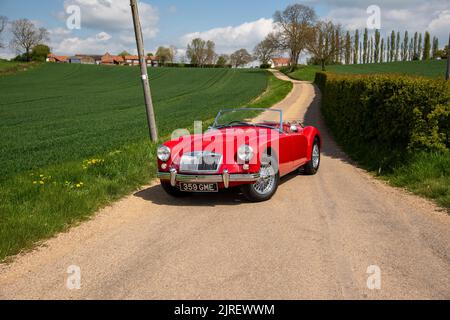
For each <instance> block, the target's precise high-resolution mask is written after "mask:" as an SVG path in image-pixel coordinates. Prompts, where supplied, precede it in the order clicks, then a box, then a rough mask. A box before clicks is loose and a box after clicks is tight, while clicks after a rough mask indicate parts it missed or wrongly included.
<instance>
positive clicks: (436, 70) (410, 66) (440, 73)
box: [282, 60, 447, 81]
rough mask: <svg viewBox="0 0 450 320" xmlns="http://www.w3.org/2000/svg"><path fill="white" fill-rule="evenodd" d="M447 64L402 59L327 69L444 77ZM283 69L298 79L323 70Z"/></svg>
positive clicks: (439, 61)
mask: <svg viewBox="0 0 450 320" xmlns="http://www.w3.org/2000/svg"><path fill="white" fill-rule="evenodd" d="M446 66H447V61H444V60H429V61H407V62H403V61H400V62H391V63H378V64H357V65H332V66H327V67H326V71H328V72H331V73H339V74H372V73H396V74H403V75H412V76H424V77H429V78H441V79H444V78H445V71H446ZM282 71H283V72H285V73H287V75H289V77H291V78H293V79H296V80H302V81H314V78H315V76H316V72H319V71H321V67H320V66H299V68H298V69H297V70H296V71H294V72H292V73H289V72H288V70H287V69H286V68H285V69H283V70H282Z"/></svg>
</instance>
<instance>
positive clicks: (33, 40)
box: [11, 19, 48, 61]
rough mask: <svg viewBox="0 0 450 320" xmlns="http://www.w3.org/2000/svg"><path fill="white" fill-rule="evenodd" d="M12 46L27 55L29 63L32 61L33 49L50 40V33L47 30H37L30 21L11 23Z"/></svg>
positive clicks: (21, 20)
mask: <svg viewBox="0 0 450 320" xmlns="http://www.w3.org/2000/svg"><path fill="white" fill-rule="evenodd" d="M11 33H12V40H11V46H12V47H13V48H15V49H16V50H17V51H19V52H22V53H25V56H26V59H27V61H30V59H31V56H30V53H31V49H32V48H33V47H35V46H37V45H38V44H42V42H44V41H47V40H48V31H47V29H45V28H37V27H36V26H35V25H34V23H33V22H31V21H30V20H28V19H20V20H16V21H13V22H12V23H11Z"/></svg>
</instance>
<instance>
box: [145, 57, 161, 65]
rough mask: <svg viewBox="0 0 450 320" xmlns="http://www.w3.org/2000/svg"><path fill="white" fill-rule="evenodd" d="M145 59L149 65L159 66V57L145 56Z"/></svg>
mask: <svg viewBox="0 0 450 320" xmlns="http://www.w3.org/2000/svg"><path fill="white" fill-rule="evenodd" d="M145 60H147V66H149V67H159V57H155V56H151V57H149V56H147V57H146V58H145Z"/></svg>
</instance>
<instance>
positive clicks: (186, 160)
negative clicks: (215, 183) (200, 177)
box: [180, 152, 223, 173]
mask: <svg viewBox="0 0 450 320" xmlns="http://www.w3.org/2000/svg"><path fill="white" fill-rule="evenodd" d="M222 158H223V157H222V155H221V154H218V153H212V152H191V153H187V154H185V155H183V156H182V157H181V162H180V172H185V173H196V172H204V173H215V172H217V171H218V170H219V168H220V165H221V164H222Z"/></svg>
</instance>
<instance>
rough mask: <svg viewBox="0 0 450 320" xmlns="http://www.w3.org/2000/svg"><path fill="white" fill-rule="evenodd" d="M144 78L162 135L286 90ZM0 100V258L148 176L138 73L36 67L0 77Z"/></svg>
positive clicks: (156, 72)
mask: <svg viewBox="0 0 450 320" xmlns="http://www.w3.org/2000/svg"><path fill="white" fill-rule="evenodd" d="M0 67H1V66H0ZM149 72H150V81H151V86H152V90H153V98H154V104H155V110H156V117H157V122H158V127H159V128H158V129H159V132H160V136H161V137H167V136H168V135H170V133H171V132H172V131H173V130H174V129H177V128H191V127H193V122H194V121H195V120H204V121H206V123H208V122H209V123H210V121H211V120H212V118H213V117H214V116H215V115H216V113H217V111H218V110H219V109H221V108H229V107H239V106H256V107H270V106H271V105H273V104H274V103H276V102H278V101H280V100H281V99H283V98H284V97H285V96H286V95H287V94H288V93H289V92H290V90H291V88H292V84H291V83H290V82H284V81H280V80H277V79H276V78H275V77H274V76H273V75H270V74H269V73H268V72H266V71H261V70H232V69H188V68H186V69H184V68H155V69H149ZM261 94H262V95H261ZM0 97H1V99H0V130H1V139H0V150H1V152H0V163H1V166H0V261H1V260H2V259H4V258H5V257H7V256H8V255H11V254H15V253H17V252H19V251H20V250H22V249H24V248H29V247H30V246H32V245H33V244H34V243H35V242H36V241H38V240H40V239H45V238H48V237H50V236H52V235H54V234H55V233H57V232H60V231H63V230H65V229H67V228H68V227H70V226H71V225H73V224H74V223H77V222H79V221H80V220H83V219H86V218H89V217H90V216H91V214H92V213H93V212H95V211H96V210H98V209H99V208H101V207H103V206H105V205H108V204H109V203H110V202H111V201H113V200H116V199H118V198H120V197H122V196H124V195H126V194H129V193H130V192H132V191H134V190H136V189H137V188H139V187H140V186H142V185H144V184H146V183H148V182H149V181H150V179H151V178H153V177H154V176H155V173H156V167H155V149H156V146H157V144H153V143H150V142H149V139H148V129H147V123H146V116H145V107H144V103H143V94H142V88H141V82H140V72H139V68H136V67H105V66H86V65H56V64H44V65H39V66H35V67H34V68H32V69H29V68H28V71H21V72H18V73H16V74H13V75H0ZM255 98H258V99H256V100H255ZM254 100H255V101H254Z"/></svg>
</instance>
